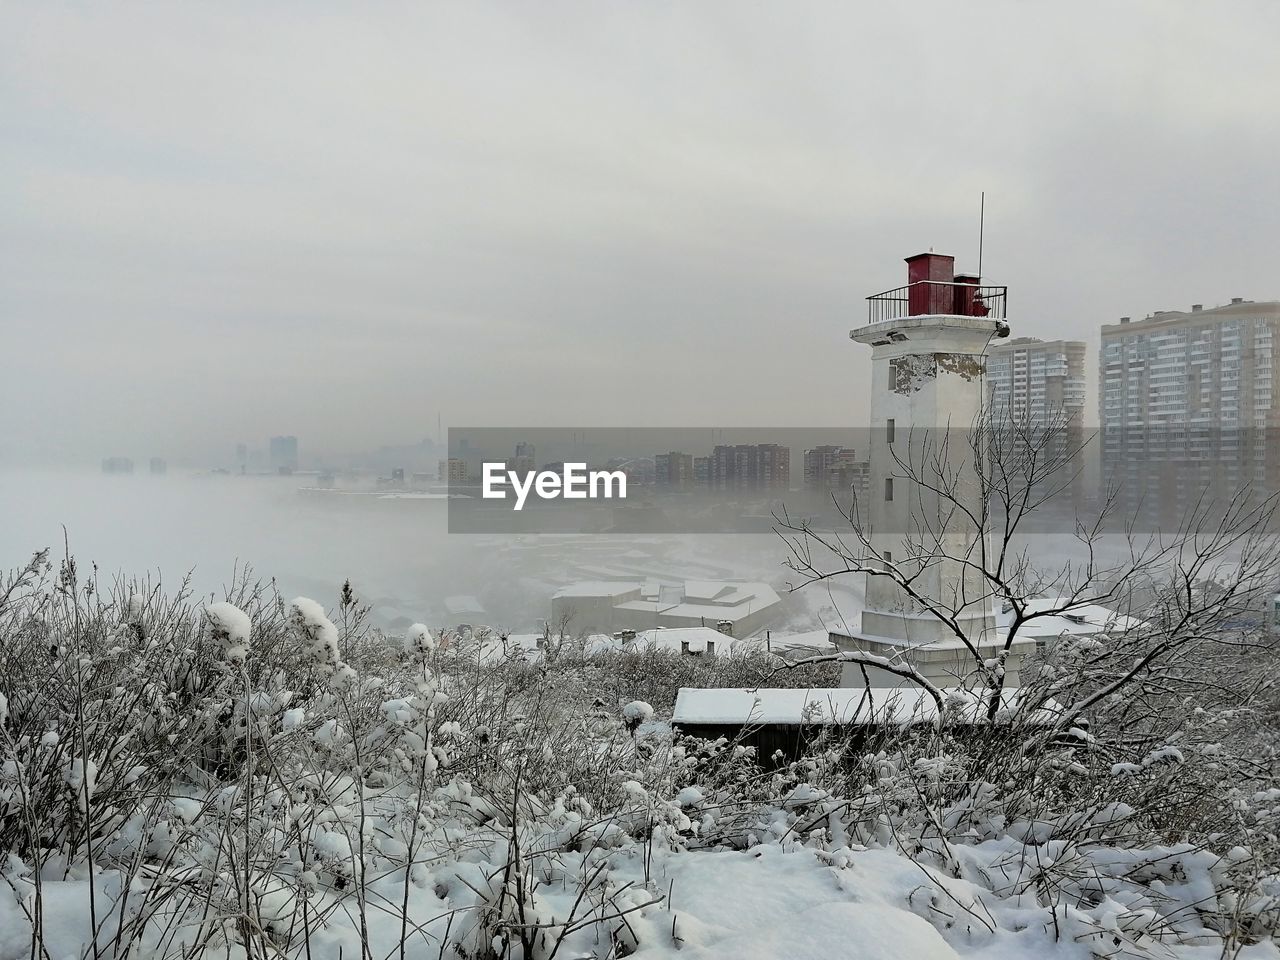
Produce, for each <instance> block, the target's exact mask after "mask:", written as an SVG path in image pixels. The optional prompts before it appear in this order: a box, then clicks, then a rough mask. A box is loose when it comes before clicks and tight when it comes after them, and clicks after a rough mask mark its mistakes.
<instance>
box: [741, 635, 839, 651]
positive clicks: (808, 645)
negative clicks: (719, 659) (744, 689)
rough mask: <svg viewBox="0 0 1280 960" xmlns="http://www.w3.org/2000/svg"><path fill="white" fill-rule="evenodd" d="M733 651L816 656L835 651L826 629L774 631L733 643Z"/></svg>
mask: <svg viewBox="0 0 1280 960" xmlns="http://www.w3.org/2000/svg"><path fill="white" fill-rule="evenodd" d="M734 650H735V652H741V651H745V650H758V651H762V652H763V651H770V652H772V653H778V654H781V653H789V654H792V655H793V656H805V657H816V656H819V655H821V654H824V653H833V652H835V645H834V644H833V643H832V642H831V635H830V634H829V633H828V632H827V631H826V630H808V631H805V632H804V633H786V634H779V633H775V634H773V635H772V636H771V637H763V636H759V637H751V638H749V639H746V640H738V641H735V643H734Z"/></svg>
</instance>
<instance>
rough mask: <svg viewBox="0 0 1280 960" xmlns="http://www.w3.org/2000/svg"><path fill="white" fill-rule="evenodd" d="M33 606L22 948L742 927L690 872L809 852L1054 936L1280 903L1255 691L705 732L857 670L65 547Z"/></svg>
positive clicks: (4, 942)
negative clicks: (83, 575) (709, 915)
mask: <svg viewBox="0 0 1280 960" xmlns="http://www.w3.org/2000/svg"><path fill="white" fill-rule="evenodd" d="M0 598H2V599H0V697H2V698H3V699H0V843H2V844H3V848H2V849H0V957H8V956H9V955H10V954H13V955H15V956H27V955H28V954H27V951H28V949H29V946H30V944H31V943H32V942H33V941H32V931H33V928H36V930H37V932H39V933H42V934H43V936H44V939H45V940H46V941H47V942H48V943H49V944H51V945H52V949H51V953H50V955H52V956H77V955H84V956H87V955H92V949H91V948H87V947H86V944H88V943H89V941H90V940H91V939H92V937H93V936H94V935H96V936H97V938H98V943H99V944H100V945H105V944H107V943H113V944H116V947H112V948H111V949H114V950H117V953H116V954H113V955H125V954H126V953H129V952H132V953H133V955H137V956H147V957H153V956H154V957H177V956H179V955H181V956H183V957H185V958H194V957H197V956H213V955H218V956H228V955H234V956H235V957H246V958H247V957H248V956H250V955H252V956H254V957H257V956H263V955H267V954H272V955H275V954H277V953H278V954H280V955H283V956H287V957H299V958H301V957H309V958H311V960H320V958H329V957H337V956H338V955H339V953H340V952H341V954H342V955H349V956H353V957H355V956H366V955H368V956H376V957H383V956H398V955H400V950H401V948H402V947H403V949H404V951H405V955H406V956H409V955H413V956H416V955H425V956H441V955H444V956H450V955H453V956H459V957H467V958H477V960H478V958H486V960H487V958H497V957H502V958H505V957H512V958H514V957H526V958H528V957H544V958H545V957H550V956H551V955H552V954H554V955H556V956H584V957H585V956H596V957H606V956H621V955H625V954H626V953H628V952H631V951H636V950H647V951H648V952H649V953H650V954H651V955H658V956H663V955H671V956H674V954H675V951H676V950H677V949H678V948H679V947H681V946H682V945H689V944H691V943H698V942H699V941H700V940H703V941H705V942H706V943H707V944H711V943H712V940H713V938H714V936H716V934H714V933H713V932H712V931H713V927H714V925H713V924H708V923H702V922H701V921H700V920H699V917H698V911H700V910H704V909H709V908H708V907H707V906H706V905H705V904H700V903H699V901H698V898H697V894H696V891H695V890H686V891H685V892H683V893H682V891H681V884H682V883H684V882H685V881H684V880H675V882H674V887H673V885H672V884H673V880H674V878H677V877H686V876H688V877H690V878H691V879H690V880H689V881H688V883H689V884H690V886H692V885H693V884H695V883H697V882H699V881H697V880H695V879H692V878H693V877H696V876H697V875H698V871H699V870H703V869H707V870H710V869H711V867H710V866H706V867H703V866H700V865H701V864H706V865H710V864H716V865H720V864H723V865H725V866H723V869H725V870H731V869H732V870H742V871H751V870H760V871H777V872H774V873H767V872H764V873H749V872H744V873H743V874H742V876H743V877H745V878H753V879H749V880H747V881H746V882H748V883H749V884H759V885H763V886H764V887H766V888H767V887H768V886H769V885H770V884H780V885H781V886H780V889H781V888H783V887H785V886H786V885H787V884H789V883H797V884H800V885H801V887H803V885H804V883H805V882H806V881H805V880H804V877H805V876H807V874H805V873H804V872H803V871H802V869H801V868H800V867H799V866H787V864H798V863H800V862H801V861H802V862H803V863H804V864H807V866H805V867H804V868H803V869H804V870H809V871H817V872H818V873H820V874H821V876H820V877H819V878H818V879H820V880H821V884H818V882H817V880H815V881H814V885H813V886H812V887H804V889H822V890H826V891H828V893H827V894H825V895H826V896H828V897H830V896H836V895H838V892H839V891H841V890H847V891H849V895H850V897H853V896H854V895H855V894H856V895H857V896H858V897H859V898H862V899H865V898H867V897H868V896H872V899H874V898H875V897H881V898H885V902H886V903H888V902H890V901H891V902H892V905H893V909H895V910H899V911H903V912H904V913H903V915H902V916H903V918H904V919H905V920H909V921H914V922H916V923H920V924H924V922H925V921H927V922H928V923H929V924H933V925H934V926H935V927H936V928H937V929H938V930H940V931H941V933H942V935H943V936H944V937H946V938H947V939H948V940H950V941H951V942H952V943H954V944H955V945H956V946H957V947H962V946H968V945H976V946H980V945H981V944H982V943H984V942H985V941H986V940H990V939H994V938H999V937H1009V938H1016V937H1027V936H1028V933H1027V932H1028V931H1031V932H1032V933H1031V934H1030V936H1031V937H1032V938H1034V939H1035V943H1036V944H1037V948H1038V949H1040V950H1041V952H1043V951H1044V949H1048V945H1050V944H1051V943H1052V942H1054V941H1055V940H1056V941H1057V942H1059V943H1061V944H1064V945H1066V946H1064V949H1068V952H1069V955H1072V956H1076V955H1080V954H1079V953H1070V951H1077V950H1078V949H1087V950H1092V951H1093V952H1094V953H1095V954H1097V955H1100V956H1103V955H1118V954H1119V953H1124V952H1128V953H1131V954H1133V955H1143V953H1144V951H1145V952H1146V953H1152V952H1154V951H1155V950H1156V949H1157V948H1160V949H1164V948H1177V947H1178V946H1179V945H1182V944H1188V943H1205V944H1208V943H1214V944H1217V947H1215V950H1217V949H1219V948H1221V950H1226V949H1227V948H1228V947H1230V948H1231V949H1234V948H1235V947H1236V946H1239V945H1242V944H1248V943H1253V942H1256V941H1258V940H1259V939H1261V938H1265V937H1267V936H1269V935H1270V933H1271V932H1272V931H1273V930H1275V929H1276V925H1277V912H1278V910H1280V907H1278V904H1280V900H1277V895H1278V894H1280V880H1277V874H1278V872H1280V871H1278V867H1280V860H1278V859H1277V845H1276V834H1277V827H1278V826H1280V791H1277V790H1276V789H1275V788H1274V786H1273V781H1272V780H1271V779H1270V768H1269V767H1268V766H1267V765H1266V761H1267V758H1266V757H1265V756H1263V754H1262V753H1260V752H1259V750H1258V749H1252V752H1251V753H1250V754H1249V755H1248V760H1249V762H1250V763H1252V764H1253V766H1252V767H1251V766H1249V765H1248V764H1246V763H1245V762H1244V761H1243V760H1242V755H1243V751H1242V746H1244V745H1253V741H1252V740H1241V738H1242V737H1245V734H1244V733H1243V732H1242V731H1244V730H1245V729H1246V727H1245V721H1249V722H1251V723H1254V724H1255V725H1256V723H1258V722H1259V721H1260V720H1261V719H1262V716H1261V715H1260V714H1256V713H1246V712H1243V711H1246V710H1252V708H1250V707H1242V706H1236V707H1234V708H1230V709H1234V710H1237V711H1242V712H1237V713H1235V714H1232V713H1231V712H1230V710H1229V709H1228V708H1227V707H1226V706H1222V705H1219V706H1210V707H1206V706H1204V705H1202V704H1195V703H1188V704H1185V705H1183V706H1182V707H1180V708H1179V709H1176V710H1175V709H1173V708H1172V706H1168V707H1167V708H1166V709H1164V710H1163V711H1162V716H1163V717H1164V718H1166V719H1167V721H1168V722H1167V724H1166V725H1164V726H1161V725H1160V724H1157V723H1156V722H1155V720H1154V719H1153V720H1151V721H1150V722H1148V723H1147V724H1146V725H1145V726H1140V725H1137V724H1133V723H1127V725H1125V726H1124V727H1123V730H1122V733H1123V735H1117V734H1116V729H1117V725H1118V724H1119V723H1120V721H1119V720H1118V719H1117V718H1119V717H1122V716H1127V715H1125V714H1123V713H1122V712H1121V711H1122V710H1123V707H1124V705H1123V704H1116V705H1115V707H1114V708H1111V707H1108V706H1107V705H1105V704H1104V705H1103V707H1104V708H1103V709H1101V710H1099V711H1097V712H1096V713H1095V714H1094V715H1093V716H1092V717H1091V720H1092V723H1091V725H1090V726H1089V728H1088V729H1085V728H1082V727H1077V728H1073V729H1071V730H1069V731H1068V732H1067V733H1065V734H1063V735H1062V736H1058V737H1055V738H1054V739H1052V740H1051V741H1048V742H1046V741H1044V740H1043V739H1038V738H1037V731H1036V728H1035V727H1034V725H1021V724H1019V723H1016V722H1012V721H1011V722H1009V723H1002V724H993V725H991V726H990V727H987V728H983V729H981V730H979V731H977V732H975V731H972V730H969V731H962V730H958V729H955V728H948V727H945V726H944V727H943V728H942V729H934V728H933V727H932V726H929V727H927V728H915V729H902V728H898V727H893V728H883V729H873V730H863V731H860V732H859V733H858V734H857V736H852V737H851V736H846V735H843V734H841V733H840V732H839V731H837V730H835V729H834V728H829V729H827V730H826V731H825V732H824V733H822V734H820V735H818V736H816V737H815V738H814V739H813V740H812V741H810V742H807V743H805V744H803V745H801V746H800V747H798V748H797V749H796V751H795V752H794V754H793V756H791V757H790V758H788V757H783V756H779V757H760V756H758V755H757V752H756V749H755V748H754V747H753V746H751V745H750V744H749V743H748V742H747V740H746V739H743V738H739V739H730V738H722V739H719V740H714V741H703V740H695V739H691V738H688V737H684V736H680V735H678V734H677V733H673V732H672V731H671V730H670V727H669V724H667V723H666V722H665V718H667V717H669V715H670V710H671V706H672V703H673V701H674V696H675V690H676V688H677V687H678V686H679V685H682V684H688V685H722V686H730V685H735V686H750V685H756V684H760V683H762V682H774V683H778V682H801V683H804V684H805V685H811V684H813V683H814V682H815V681H816V680H820V679H821V678H822V677H824V676H825V677H826V679H827V682H832V681H833V680H834V676H833V674H832V672H831V671H830V670H829V669H828V668H827V667H813V668H804V669H802V670H797V671H794V672H789V673H775V671H776V664H775V663H772V662H770V661H769V660H768V659H767V658H762V657H756V658H732V659H725V660H724V661H722V662H708V661H706V660H697V659H696V658H681V657H679V656H678V655H654V654H624V653H617V652H614V653H608V654H604V655H599V656H586V655H583V654H581V653H574V652H573V651H572V650H567V649H562V650H560V651H559V653H558V655H557V656H556V657H555V658H549V659H547V660H544V661H542V662H538V663H530V662H528V660H527V659H525V658H524V657H523V656H521V655H517V654H516V653H514V652H513V653H512V654H510V655H508V656H505V657H500V658H496V659H491V660H481V659H479V658H476V657H474V656H472V653H473V652H474V651H471V650H468V649H467V648H465V647H464V646H461V645H455V644H450V643H446V642H444V640H445V639H446V638H445V637H444V636H443V635H440V634H433V632H432V631H430V630H428V629H427V628H426V627H425V626H423V625H415V626H414V627H413V628H411V629H410V630H409V632H408V636H407V637H404V638H401V637H396V638H390V639H389V638H386V637H383V636H381V635H380V634H378V633H377V632H376V631H372V630H369V629H367V627H365V626H364V619H363V617H362V615H361V608H360V607H359V604H358V602H357V601H356V600H355V599H354V594H353V593H352V592H351V590H350V588H349V586H347V587H344V589H343V590H342V592H341V594H340V596H339V598H338V602H337V604H336V606H335V607H334V613H333V615H332V618H331V617H330V615H329V614H326V612H325V610H324V608H323V607H321V605H320V604H319V603H315V602H312V601H308V600H305V598H300V599H299V600H295V601H293V602H292V603H287V602H285V601H284V600H282V599H281V598H280V597H278V596H277V595H275V594H274V592H272V591H271V590H270V589H267V588H264V587H262V586H259V585H256V584H253V583H249V582H241V583H237V584H236V585H235V586H234V587H233V589H232V590H231V591H230V592H229V595H228V596H227V597H226V598H225V600H223V601H221V602H218V603H210V604H206V605H202V606H201V605H195V604H192V603H191V602H190V600H189V599H188V598H187V597H186V595H185V593H184V592H183V591H182V590H181V588H179V590H178V592H177V595H176V596H169V597H165V596H164V593H163V591H162V590H160V589H158V585H151V584H142V583H133V584H117V585H114V586H111V587H108V588H107V589H105V590H104V589H102V588H101V587H100V586H99V584H97V583H96V582H95V581H92V580H91V581H89V582H88V583H87V584H86V583H85V582H83V581H81V580H79V579H78V577H77V575H76V572H75V570H74V566H73V565H69V564H63V566H62V569H61V570H60V571H58V573H57V574H56V575H54V573H53V571H52V570H51V569H50V567H49V565H48V564H47V562H45V561H44V560H43V558H40V559H39V560H38V562H36V563H34V564H33V565H32V566H31V567H29V568H28V569H27V570H25V571H22V572H20V573H19V574H17V575H15V576H14V577H12V578H10V579H9V581H8V582H0ZM436 636H441V642H436V640H435V637H436ZM250 641H251V642H250ZM344 668H345V669H344ZM646 671H650V672H651V675H650V674H647V673H646ZM1111 709H1114V710H1115V711H1116V712H1115V713H1114V714H1112V713H1110V712H1109V711H1110V710H1111ZM787 857H791V858H792V859H790V860H787V859H786V858H787ZM734 858H740V859H734ZM796 858H798V859H796ZM753 864H755V865H758V866H752V865H753ZM862 864H865V865H866V866H867V869H866V870H860V865H862ZM730 865H736V866H730ZM895 865H897V866H895ZM899 868H900V869H901V871H902V873H901V876H903V877H906V878H910V880H909V882H908V881H907V880H903V881H902V883H901V886H900V887H892V888H890V887H884V888H878V887H877V888H874V890H875V892H874V895H872V894H871V893H869V891H871V890H872V889H873V888H871V887H868V886H866V884H867V882H868V881H867V880H866V879H865V878H866V877H867V876H870V875H875V876H880V875H884V876H890V875H892V876H898V875H899V874H897V873H895V871H896V870H898V869H899ZM716 869H722V867H720V866H717V867H716ZM788 870H793V871H796V872H795V873H787V872H786V871H788ZM712 876H713V877H714V875H712ZM831 876H834V878H835V879H834V882H832V879H831ZM860 877H861V878H862V879H859V878H860ZM88 880H92V881H93V884H94V885H93V887H92V889H93V890H94V893H95V895H94V897H93V898H89V897H88V895H87V891H88V890H89V889H90V888H89V884H88V883H87V882H86V881H88ZM702 882H705V878H704V881H702ZM895 883H897V881H895ZM858 884H863V885H862V886H858ZM710 885H711V886H712V887H716V886H718V885H719V883H718V881H716V880H715V879H713V880H712V881H711V884H710ZM748 889H754V887H750V888H748V887H744V888H743V893H744V896H745V892H746V891H747V890H748ZM832 891H835V892H832ZM668 898H674V899H672V900H669V899H668ZM730 899H731V898H730ZM37 903H39V904H41V908H40V909H39V910H37V907H36V904H37ZM50 904H71V905H72V906H71V907H68V908H65V909H62V908H58V909H54V908H52V907H50V906H49V905H50ZM690 904H691V906H690ZM757 909H759V907H758V905H757ZM832 909H833V910H835V915H839V916H843V915H842V914H839V909H838V905H836V906H833V908H832ZM886 909H887V908H886ZM908 911H909V912H913V913H915V914H917V915H918V917H921V918H923V920H918V919H917V917H907V916H906V915H905V912H908ZM748 919H750V918H749V917H747V916H745V914H744V917H743V920H744V922H745V921H746V920H748ZM925 929H928V928H927V926H926V927H925ZM14 931H17V932H16V933H14ZM984 938H985V939H984ZM1015 942H1017V941H1014V940H1010V941H1008V942H1005V943H1004V944H1003V945H1004V947H1005V949H1006V954H1008V955H1012V953H1010V949H1009V948H1010V946H1011V945H1012V944H1013V943H1015ZM1023 942H1026V941H1023ZM938 943H939V944H941V943H942V941H941V940H939V941H938ZM13 944H18V945H19V947H13V946H12V945H13ZM1081 944H1083V945H1085V946H1084V947H1080V946H1079V945H1081ZM841 948H843V947H841ZM101 949H104V950H105V949H106V947H105V946H102V947H101ZM708 949H711V947H708ZM723 949H724V950H727V951H729V953H725V954H724V955H729V954H730V953H732V949H731V948H730V947H728V946H724V948H723ZM1028 949H1030V948H1028ZM837 952H838V951H837ZM1014 952H1016V950H1015V951H1014ZM1065 955H1067V954H1064V956H1065ZM1215 955H1216V954H1215Z"/></svg>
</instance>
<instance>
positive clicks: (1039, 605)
mask: <svg viewBox="0 0 1280 960" xmlns="http://www.w3.org/2000/svg"><path fill="white" fill-rule="evenodd" d="M1026 610H1027V612H1028V613H1042V612H1044V611H1047V610H1061V612H1060V613H1054V614H1048V615H1046V616H1038V617H1035V618H1034V619H1032V620H1028V621H1027V622H1025V623H1023V624H1022V625H1021V626H1020V627H1018V633H1019V634H1022V635H1025V636H1030V637H1060V636H1063V635H1064V634H1065V635H1068V636H1093V635H1096V634H1099V633H1123V632H1124V631H1126V630H1134V629H1137V628H1139V627H1141V626H1143V621H1142V620H1139V619H1138V618H1137V617H1130V616H1127V615H1125V614H1123V613H1117V612H1116V611H1114V610H1112V609H1110V608H1108V607H1104V606H1102V605H1101V604H1097V603H1087V602H1080V601H1077V602H1072V600H1071V599H1070V598H1069V597H1038V598H1036V599H1034V600H1029V601H1027V603H1026ZM1012 624H1013V611H1012V610H1004V611H1001V612H1000V613H998V614H997V615H996V626H997V627H998V628H999V629H1000V630H1002V631H1004V632H1006V633H1007V632H1008V630H1009V627H1010V626H1011V625H1012Z"/></svg>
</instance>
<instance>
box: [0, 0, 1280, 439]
mask: <svg viewBox="0 0 1280 960" xmlns="http://www.w3.org/2000/svg"><path fill="white" fill-rule="evenodd" d="M268 10H269V11H270V12H264V11H268ZM1278 38H1280V4H1277V3H1274V2H1272V0H1256V2H1249V0H1232V2H1230V3H1221V4H1216V3H1215V4H1209V3H1203V2H1180V0H1151V2H1133V3H1124V2H1114V0H1109V2H1106V3H1080V2H1074V3H1056V4H1052V5H1050V4H1048V3H1025V2H1010V3H996V2H987V3H973V4H957V3H954V2H949V3H925V2H913V3H910V4H896V3H894V4H890V3H874V4H873V3H850V2H847V0H846V2H838V3H831V4H821V3H771V4H755V3H743V2H740V0H735V2H726V3H706V2H678V3H675V2H673V3H665V2H645V3H625V4H624V3H608V2H590V3H588V2H583V3H574V4H570V3H546V2H539V3H524V2H514V0H513V2H509V3H502V4H499V3H492V4H490V3H475V2H468V3H465V4H464V3H456V4H448V5H445V4H404V5H400V6H391V5H379V6H378V7H377V9H372V8H370V7H366V6H364V5H360V6H359V7H357V5H355V4H352V5H350V6H349V7H346V8H342V7H338V6H333V5H326V4H314V3H307V4H297V5H291V4H257V3H254V4H245V5H243V6H239V5H235V4H221V3H220V4H200V5H197V4H189V5H187V4H165V5H159V4H137V5H123V4H74V5H59V4H53V3H36V2H31V3H25V4H24V3H11V4H6V5H5V6H4V8H3V12H0V129H2V130H3V137H4V143H3V150H2V151H0V332H2V333H3V336H2V338H0V407H3V410H4V415H3V418H0V461H3V460H8V461H25V460H29V459H33V458H51V459H58V460H67V459H76V458H80V459H83V460H85V461H86V462H94V461H96V459H98V458H100V457H102V456H105V455H107V454H111V453H120V454H125V455H132V456H135V457H139V458H142V457H146V456H149V455H153V454H159V455H165V456H169V457H170V458H172V459H174V460H177V461H181V460H183V459H190V460H192V461H201V460H205V461H208V460H211V459H215V458H219V457H221V458H222V459H226V458H227V455H228V452H229V450H230V449H231V447H232V445H234V443H235V442H236V441H238V440H243V441H245V442H248V443H250V444H251V445H254V446H261V445H262V444H263V443H264V442H265V438H266V437H267V436H268V435H270V434H275V433H294V434H297V435H298V436H299V437H300V439H301V444H302V447H303V450H304V456H305V453H306V451H311V452H315V451H319V450H325V451H333V452H338V451H348V450H361V449H368V448H372V447H376V446H378V445H380V444H384V443H399V442H413V441H416V440H418V439H420V438H422V437H424V436H429V435H433V434H434V433H435V426H436V414H437V411H440V412H442V413H443V417H444V421H445V424H446V425H448V424H451V423H452V424H454V425H495V426H496V425H519V424H530V425H549V426H550V425H584V426H607V425H674V424H681V425H698V426H701V425H773V424H777V425H809V424H814V425H832V426H834V425H841V424H843V423H846V422H850V421H856V420H859V419H860V418H861V417H862V416H863V413H864V410H865V407H866V399H865V395H866V389H867V388H866V384H865V379H864V378H865V373H866V370H867V365H866V356H865V353H864V351H865V348H862V347H859V346H858V345H856V344H854V343H852V342H850V341H849V340H848V336H847V334H848V330H849V328H850V327H851V326H854V325H856V324H858V323H860V322H862V321H863V320H864V319H865V316H866V309H865V303H864V298H865V297H866V296H867V295H868V294H870V293H874V292H876V291H878V290H882V289H885V288H888V287H892V286H896V285H898V284H900V283H902V282H904V277H905V267H904V265H903V263H902V258H903V257H904V256H907V255H909V254H912V253H916V252H920V251H922V250H925V249H928V248H930V247H932V248H934V249H936V250H938V251H939V252H947V253H954V254H955V255H956V256H957V261H958V266H960V267H968V268H972V267H974V266H976V259H977V240H978V196H979V192H980V191H982V190H986V192H987V233H986V250H985V268H986V271H985V272H986V274H987V276H988V278H989V279H990V280H991V282H995V283H1007V284H1008V285H1009V286H1010V313H1011V321H1012V323H1013V326H1014V330H1015V333H1018V334H1027V335H1039V336H1062V335H1071V336H1076V337H1079V338H1081V339H1085V340H1087V341H1088V342H1089V344H1090V362H1091V363H1092V360H1093V354H1094V352H1095V351H1094V347H1095V345H1096V341H1097V327H1098V325H1099V323H1101V322H1109V321H1113V320H1114V319H1115V318H1116V317H1119V316H1121V315H1124V314H1131V315H1144V314H1146V313H1148V312H1150V311H1151V310H1154V309H1162V308H1168V309H1172V308H1186V307H1187V306H1188V305H1189V304H1191V303H1192V302H1203V303H1206V304H1216V303H1219V302H1225V301H1226V300H1228V299H1230V297H1232V296H1242V297H1246V298H1249V299H1274V298H1277V297H1280V270H1278V269H1277V251H1278V249H1280V239H1278V237H1280V97H1278V96H1277V91H1280V58H1278V57H1277V56H1276V49H1277V39H1278Z"/></svg>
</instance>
